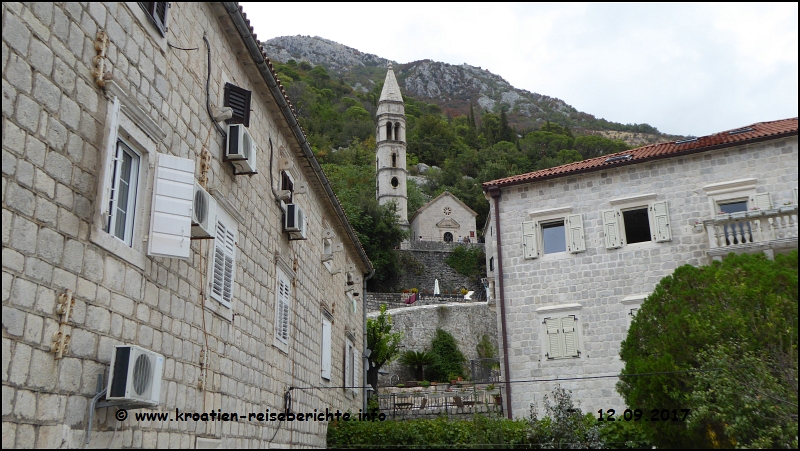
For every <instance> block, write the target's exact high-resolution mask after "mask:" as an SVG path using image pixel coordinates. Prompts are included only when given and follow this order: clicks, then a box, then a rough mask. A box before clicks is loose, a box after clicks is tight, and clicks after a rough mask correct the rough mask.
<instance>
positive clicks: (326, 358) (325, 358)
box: [322, 318, 331, 380]
mask: <svg viewBox="0 0 800 451" xmlns="http://www.w3.org/2000/svg"><path fill="white" fill-rule="evenodd" d="M322 377H323V378H324V379H327V380H330V379H331V322H330V321H328V320H327V319H325V318H323V319H322Z"/></svg>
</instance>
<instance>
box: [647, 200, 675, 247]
mask: <svg viewBox="0 0 800 451" xmlns="http://www.w3.org/2000/svg"><path fill="white" fill-rule="evenodd" d="M650 214H651V215H652V220H653V241H655V242H656V243H662V242H664V241H671V240H672V231H671V230H670V226H669V208H668V207H667V202H666V201H664V202H653V204H652V205H651V206H650Z"/></svg>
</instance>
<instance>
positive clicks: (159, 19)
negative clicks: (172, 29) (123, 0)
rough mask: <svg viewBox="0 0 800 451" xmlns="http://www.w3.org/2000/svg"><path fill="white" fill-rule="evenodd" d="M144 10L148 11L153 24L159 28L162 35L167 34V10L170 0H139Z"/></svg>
mask: <svg viewBox="0 0 800 451" xmlns="http://www.w3.org/2000/svg"><path fill="white" fill-rule="evenodd" d="M139 6H141V7H142V9H143V10H144V12H146V13H147V15H148V17H149V18H150V20H151V21H152V22H153V25H155V26H156V28H158V31H159V33H161V36H165V35H166V34H167V12H168V11H169V7H170V2H139Z"/></svg>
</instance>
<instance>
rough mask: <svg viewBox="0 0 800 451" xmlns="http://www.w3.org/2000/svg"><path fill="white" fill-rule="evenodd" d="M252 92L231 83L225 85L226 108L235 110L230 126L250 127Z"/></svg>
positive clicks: (228, 121)
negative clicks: (241, 125)
mask: <svg viewBox="0 0 800 451" xmlns="http://www.w3.org/2000/svg"><path fill="white" fill-rule="evenodd" d="M250 94H251V93H250V91H248V90H246V89H243V88H240V87H238V86H236V85H232V84H230V83H225V98H224V102H225V106H229V107H231V108H232V109H233V116H232V117H231V118H230V119H228V120H227V123H228V124H244V126H245V127H250Z"/></svg>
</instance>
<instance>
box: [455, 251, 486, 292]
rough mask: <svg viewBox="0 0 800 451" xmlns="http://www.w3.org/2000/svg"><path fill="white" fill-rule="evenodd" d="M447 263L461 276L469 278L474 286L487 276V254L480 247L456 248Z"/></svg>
mask: <svg viewBox="0 0 800 451" xmlns="http://www.w3.org/2000/svg"><path fill="white" fill-rule="evenodd" d="M445 263H447V264H448V265H449V266H450V267H451V268H453V269H455V270H456V272H458V273H459V274H462V275H465V276H468V277H469V278H470V282H472V283H473V284H474V283H478V281H479V280H480V278H481V277H483V276H484V275H485V274H486V254H485V253H484V252H483V249H482V248H479V247H467V246H456V248H455V249H453V251H452V252H451V253H450V255H448V256H447V259H446V260H445Z"/></svg>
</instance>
